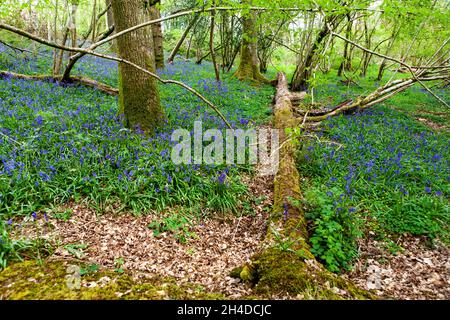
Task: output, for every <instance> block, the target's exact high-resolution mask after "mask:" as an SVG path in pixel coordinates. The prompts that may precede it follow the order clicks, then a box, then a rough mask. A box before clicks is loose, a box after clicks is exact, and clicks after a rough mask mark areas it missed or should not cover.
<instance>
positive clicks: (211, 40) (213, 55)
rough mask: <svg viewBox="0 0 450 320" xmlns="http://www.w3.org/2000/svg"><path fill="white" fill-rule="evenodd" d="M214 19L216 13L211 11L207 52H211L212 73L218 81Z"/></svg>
mask: <svg viewBox="0 0 450 320" xmlns="http://www.w3.org/2000/svg"><path fill="white" fill-rule="evenodd" d="M214 5H215V2H214V1H213V6H214ZM215 17H216V11H215V10H213V11H211V28H210V31H209V50H210V52H211V60H212V63H213V66H214V72H215V74H216V81H220V73H219V67H218V65H217V61H216V53H215V51H214V27H215V23H216V20H215Z"/></svg>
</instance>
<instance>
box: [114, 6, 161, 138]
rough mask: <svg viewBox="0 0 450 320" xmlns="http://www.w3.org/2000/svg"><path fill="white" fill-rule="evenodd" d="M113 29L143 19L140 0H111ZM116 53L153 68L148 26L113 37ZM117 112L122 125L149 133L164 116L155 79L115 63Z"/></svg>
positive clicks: (150, 37) (132, 24) (147, 67)
mask: <svg viewBox="0 0 450 320" xmlns="http://www.w3.org/2000/svg"><path fill="white" fill-rule="evenodd" d="M112 9H113V13H114V24H115V28H116V31H117V32H120V31H123V30H126V29H128V28H130V27H133V26H136V25H138V24H140V23H143V22H144V21H145V16H146V13H145V9H144V3H143V1H140V0H127V1H122V0H112ZM117 48H118V54H119V56H120V57H121V58H123V59H125V60H128V61H131V62H133V63H135V64H137V65H139V66H141V67H144V68H146V69H147V70H149V71H152V72H154V71H155V57H154V48H153V38H152V34H151V28H150V27H147V28H142V29H139V30H136V31H134V32H131V33H127V34H125V35H123V36H121V37H119V38H118V39H117ZM119 114H123V115H124V120H125V125H126V126H127V127H129V128H133V129H135V128H137V127H138V128H140V129H142V130H143V131H144V132H146V133H149V134H152V133H154V130H155V128H156V127H158V126H159V125H160V124H161V123H162V122H163V119H164V113H163V110H162V108H161V104H160V97H159V92H158V87H157V83H156V80H155V79H154V78H152V77H150V76H149V75H148V74H146V73H144V72H140V71H136V69H135V68H133V67H131V66H129V65H126V64H123V63H120V64H119Z"/></svg>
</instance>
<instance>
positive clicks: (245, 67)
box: [234, 0, 269, 83]
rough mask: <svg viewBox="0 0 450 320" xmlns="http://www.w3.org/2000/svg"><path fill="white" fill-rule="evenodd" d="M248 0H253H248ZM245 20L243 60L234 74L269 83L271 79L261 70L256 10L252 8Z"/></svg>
mask: <svg viewBox="0 0 450 320" xmlns="http://www.w3.org/2000/svg"><path fill="white" fill-rule="evenodd" d="M247 2H251V0H250V1H249V0H247ZM250 4H251V3H250ZM243 20H244V22H243V26H242V27H243V38H242V45H241V61H240V63H239V67H238V69H237V70H236V72H235V74H234V76H235V77H237V78H238V79H239V80H253V81H258V82H264V83H268V82H269V80H268V79H266V78H265V77H264V76H263V75H262V74H261V72H260V71H259V61H258V39H257V30H256V11H254V10H252V11H251V12H250V13H249V14H248V15H247V16H245V17H244V18H243Z"/></svg>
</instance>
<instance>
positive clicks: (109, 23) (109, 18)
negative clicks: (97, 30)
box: [105, 0, 116, 51]
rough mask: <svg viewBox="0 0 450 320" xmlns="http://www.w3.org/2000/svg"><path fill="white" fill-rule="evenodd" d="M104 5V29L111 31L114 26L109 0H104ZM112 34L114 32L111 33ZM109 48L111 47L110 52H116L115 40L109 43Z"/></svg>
mask: <svg viewBox="0 0 450 320" xmlns="http://www.w3.org/2000/svg"><path fill="white" fill-rule="evenodd" d="M105 4H106V8H108V9H107V11H106V27H107V28H108V29H111V28H112V27H113V26H114V16H113V11H112V7H111V6H110V4H111V0H105ZM113 34H114V32H113ZM109 43H110V46H111V50H113V51H116V40H113V41H110V42H109Z"/></svg>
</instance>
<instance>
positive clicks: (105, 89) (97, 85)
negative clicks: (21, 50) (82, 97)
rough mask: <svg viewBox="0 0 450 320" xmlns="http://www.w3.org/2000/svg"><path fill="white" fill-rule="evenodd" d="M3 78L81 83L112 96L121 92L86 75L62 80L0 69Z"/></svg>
mask: <svg viewBox="0 0 450 320" xmlns="http://www.w3.org/2000/svg"><path fill="white" fill-rule="evenodd" d="M0 77H1V78H14V79H24V80H34V81H46V82H61V83H74V84H81V85H84V86H87V87H90V88H95V89H97V90H100V91H102V92H104V93H106V94H109V95H111V96H116V95H118V94H119V90H118V89H116V88H113V87H111V86H109V85H107V84H105V83H101V82H98V81H95V80H93V79H90V78H85V77H70V78H69V79H68V80H67V81H62V76H49V75H26V74H20V73H14V72H9V71H0Z"/></svg>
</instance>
